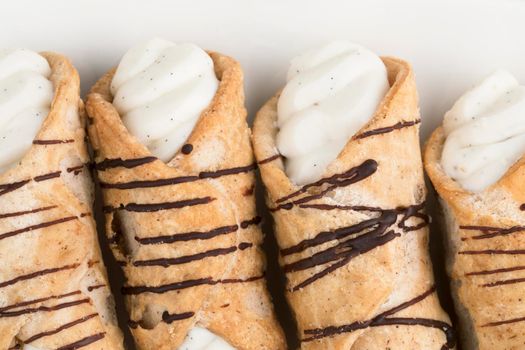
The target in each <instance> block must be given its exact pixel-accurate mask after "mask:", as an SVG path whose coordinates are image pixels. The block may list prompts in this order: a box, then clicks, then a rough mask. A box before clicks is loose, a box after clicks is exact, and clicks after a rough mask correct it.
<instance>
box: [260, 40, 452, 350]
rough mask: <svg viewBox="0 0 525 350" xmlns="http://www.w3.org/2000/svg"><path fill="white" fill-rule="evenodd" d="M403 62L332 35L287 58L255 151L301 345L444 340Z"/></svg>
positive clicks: (416, 345)
mask: <svg viewBox="0 0 525 350" xmlns="http://www.w3.org/2000/svg"><path fill="white" fill-rule="evenodd" d="M419 123H420V118H419V113H418V105H417V92H416V86H415V82H414V76H413V73H412V69H411V67H410V65H409V64H408V63H406V62H404V61H402V60H400V59H396V58H382V60H381V59H380V58H379V57H377V56H376V55H375V54H373V53H372V52H370V51H368V50H367V49H365V48H362V47H360V46H357V45H354V44H350V43H347V42H344V41H341V42H333V43H330V44H327V45H325V46H322V47H320V48H318V49H314V50H312V51H310V52H307V53H306V54H304V55H301V56H299V57H298V58H296V59H294V60H293V61H292V64H291V67H290V70H289V73H288V82H287V84H286V86H285V87H284V89H283V90H282V91H281V92H278V93H277V94H276V95H275V96H274V97H273V98H271V99H270V100H269V101H268V102H267V103H266V104H265V105H264V106H263V107H262V108H261V110H260V111H259V112H258V114H257V116H256V119H255V123H254V130H253V143H254V149H255V156H256V159H257V161H258V164H259V168H260V172H261V176H262V179H263V182H264V184H265V186H266V190H267V204H268V207H269V209H270V211H271V212H272V214H273V218H274V221H275V235H276V238H277V242H278V245H279V248H280V263H281V266H282V270H283V271H284V273H285V275H286V279H287V291H286V294H287V298H288V301H289V304H290V306H291V309H292V311H293V313H294V315H295V319H296V321H297V325H298V331H299V338H300V341H301V349H367V350H370V349H452V348H454V346H455V338H454V332H453V329H452V327H451V324H450V320H449V318H448V316H447V315H446V313H445V312H444V311H443V310H442V309H441V307H440V305H439V301H438V298H437V295H436V287H435V283H434V278H433V275H432V269H431V261H430V259H429V254H428V251H427V248H428V247H427V246H428V229H427V224H428V221H429V219H428V217H427V215H426V214H425V209H424V207H425V194H426V190H425V185H424V182H423V169H422V164H421V158H420V149H419V139H418V132H419V130H418V128H419Z"/></svg>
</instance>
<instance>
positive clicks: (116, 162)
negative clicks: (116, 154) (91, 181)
mask: <svg viewBox="0 0 525 350" xmlns="http://www.w3.org/2000/svg"><path fill="white" fill-rule="evenodd" d="M156 160H157V158H156V157H142V158H133V159H122V158H115V159H104V160H103V161H101V162H99V163H96V164H95V169H97V170H99V171H105V170H107V169H113V168H127V169H131V168H136V167H138V166H141V165H144V164H148V163H151V162H154V161H156Z"/></svg>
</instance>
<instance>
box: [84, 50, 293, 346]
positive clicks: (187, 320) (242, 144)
mask: <svg viewBox="0 0 525 350" xmlns="http://www.w3.org/2000/svg"><path fill="white" fill-rule="evenodd" d="M210 56H211V57H212V59H213V61H214V64H215V71H216V74H217V77H218V78H219V80H220V85H219V89H218V91H217V93H216V95H215V97H214V99H213V101H212V102H211V104H210V106H209V107H208V108H207V110H205V111H204V112H203V113H202V115H201V117H200V119H199V121H198V123H197V124H196V126H195V128H194V130H193V132H192V133H191V135H190V136H189V138H188V140H187V143H188V144H191V145H192V146H193V150H192V151H191V153H189V154H183V153H182V152H180V151H179V152H178V153H177V154H176V155H175V157H174V158H173V160H171V161H170V162H169V163H168V164H165V163H163V162H162V161H160V160H158V159H156V158H154V157H152V156H151V153H150V152H149V151H148V149H147V148H146V147H145V146H143V145H142V144H140V143H139V142H138V141H137V140H136V138H134V137H133V136H132V135H130V134H129V132H128V131H127V129H126V128H125V126H124V125H123V123H122V121H121V119H120V116H119V114H118V113H117V112H116V110H115V109H114V107H113V105H112V104H111V99H112V97H111V94H110V93H109V84H110V82H111V79H112V75H113V73H114V71H110V72H109V73H107V74H106V75H105V76H104V77H102V78H101V80H100V81H99V82H98V83H97V84H96V85H95V86H94V87H93V89H92V91H91V93H90V94H89V96H88V102H87V110H88V114H89V115H90V117H91V118H92V121H91V122H92V125H91V126H90V137H91V140H92V142H93V145H94V148H95V150H96V162H97V164H98V165H97V167H98V169H99V171H98V175H99V178H100V181H101V185H102V188H103V194H104V202H105V205H106V220H107V226H106V228H107V230H106V231H107V234H108V237H109V239H110V240H111V242H112V244H111V248H112V250H113V253H114V255H115V257H116V258H117V260H118V261H120V262H121V264H122V265H124V266H123V269H124V272H125V275H126V277H127V282H126V286H125V287H124V293H125V294H126V302H127V307H128V311H129V314H130V319H131V321H132V322H131V326H132V332H133V335H134V337H135V341H136V343H137V345H138V346H139V348H141V349H176V348H177V347H178V346H179V345H180V344H181V343H182V341H183V340H184V338H185V337H186V335H187V333H188V331H189V330H190V328H191V327H193V326H194V325H195V324H198V325H200V326H203V327H206V328H208V329H210V330H211V331H212V332H214V333H216V334H218V335H220V336H221V337H223V338H224V339H226V340H227V341H228V342H229V343H230V344H232V345H233V346H235V347H236V348H238V349H272V350H273V349H284V348H285V343H284V337H283V334H282V331H281V328H280V327H279V325H278V323H277V321H276V319H275V315H274V312H273V306H272V304H271V301H270V297H269V294H268V292H267V290H266V282H265V279H264V278H263V276H264V265H265V263H264V256H263V253H262V251H261V249H260V244H261V242H262V233H261V231H260V228H259V227H258V225H257V223H258V219H257V218H256V210H255V200H254V197H253V187H254V181H255V179H254V170H255V166H254V160H253V154H252V151H251V145H250V132H249V129H248V126H247V124H246V120H245V119H246V111H245V109H244V95H243V87H242V86H243V85H242V71H241V68H240V66H239V64H238V63H237V62H236V61H234V60H233V59H231V58H229V57H226V56H223V55H221V54H218V53H210ZM115 159H117V161H115ZM122 159H123V160H125V161H124V163H121V162H120V161H119V160H122ZM132 159H135V160H136V161H135V163H134V162H132V161H130V160H132ZM108 160H112V161H108ZM119 163H120V164H119ZM139 164H140V165H139ZM119 165H120V166H119ZM122 165H124V166H122ZM160 179H168V180H160ZM135 181H141V182H139V183H137V182H135ZM151 203H155V204H154V205H153V206H152V205H150V204H151Z"/></svg>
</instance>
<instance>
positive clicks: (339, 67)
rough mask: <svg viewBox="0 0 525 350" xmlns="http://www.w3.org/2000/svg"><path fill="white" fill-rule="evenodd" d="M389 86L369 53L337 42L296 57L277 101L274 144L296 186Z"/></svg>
mask: <svg viewBox="0 0 525 350" xmlns="http://www.w3.org/2000/svg"><path fill="white" fill-rule="evenodd" d="M388 89H389V84H388V76H387V71H386V67H385V65H384V64H383V62H382V61H381V59H380V58H379V57H378V56H377V55H375V54H374V53H373V52H371V51H369V50H367V49H365V48H363V47H361V46H359V45H356V44H352V43H350V42H346V41H335V42H331V43H329V44H326V45H323V46H321V47H319V48H316V49H313V50H311V51H308V52H306V53H305V54H303V55H300V56H298V57H296V58H294V59H293V60H292V62H291V65H290V69H289V70H288V76H287V84H286V86H285V87H284V89H283V91H282V93H281V95H280V97H279V102H278V106H277V112H278V127H279V132H278V134H277V148H278V149H279V152H280V154H281V155H283V156H284V157H286V160H285V170H286V173H287V174H288V176H289V177H290V179H291V180H292V181H293V182H294V183H296V184H297V185H305V184H308V183H311V182H314V181H316V180H318V179H320V178H321V176H322V174H323V173H324V171H325V170H326V167H327V166H328V165H329V163H330V162H332V161H333V160H335V159H336V158H337V155H338V154H339V152H341V150H342V149H343V148H344V146H345V144H346V143H347V142H348V140H349V139H350V138H351V137H352V136H353V135H354V134H355V133H356V132H357V131H358V130H359V129H360V128H362V127H363V126H364V125H365V124H366V123H367V122H368V121H369V120H370V119H371V118H372V116H373V115H374V112H375V110H376V109H377V106H378V105H379V103H380V102H381V100H382V99H383V97H384V96H385V94H386V92H387V91H388Z"/></svg>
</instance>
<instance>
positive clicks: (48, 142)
mask: <svg viewBox="0 0 525 350" xmlns="http://www.w3.org/2000/svg"><path fill="white" fill-rule="evenodd" d="M73 142H75V140H73V139H67V140H33V145H60V144H63V143H73Z"/></svg>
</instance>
